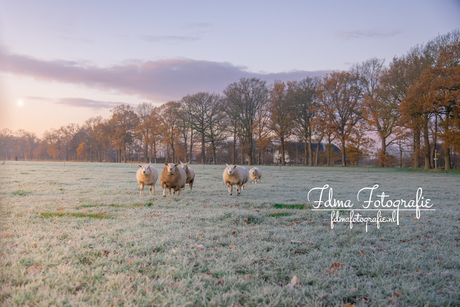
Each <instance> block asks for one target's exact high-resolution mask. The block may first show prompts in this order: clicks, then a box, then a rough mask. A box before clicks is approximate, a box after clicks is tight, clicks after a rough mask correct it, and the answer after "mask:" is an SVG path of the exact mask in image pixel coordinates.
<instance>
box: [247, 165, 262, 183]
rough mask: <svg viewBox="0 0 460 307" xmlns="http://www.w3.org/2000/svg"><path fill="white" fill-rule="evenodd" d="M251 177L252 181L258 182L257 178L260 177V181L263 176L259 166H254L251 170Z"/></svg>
mask: <svg viewBox="0 0 460 307" xmlns="http://www.w3.org/2000/svg"><path fill="white" fill-rule="evenodd" d="M249 177H250V178H251V180H252V183H257V179H259V182H260V178H262V171H261V170H260V168H258V167H253V168H251V170H250V171H249Z"/></svg>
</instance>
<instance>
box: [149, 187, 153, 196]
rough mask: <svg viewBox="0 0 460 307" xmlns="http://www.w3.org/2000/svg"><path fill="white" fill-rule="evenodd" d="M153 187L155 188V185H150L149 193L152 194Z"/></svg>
mask: <svg viewBox="0 0 460 307" xmlns="http://www.w3.org/2000/svg"><path fill="white" fill-rule="evenodd" d="M152 189H154V187H153V185H151V186H149V195H152Z"/></svg>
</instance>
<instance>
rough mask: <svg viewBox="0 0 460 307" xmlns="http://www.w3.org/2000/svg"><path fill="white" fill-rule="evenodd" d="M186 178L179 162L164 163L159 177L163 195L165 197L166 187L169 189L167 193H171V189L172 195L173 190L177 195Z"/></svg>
mask: <svg viewBox="0 0 460 307" xmlns="http://www.w3.org/2000/svg"><path fill="white" fill-rule="evenodd" d="M186 178H187V175H186V174H185V170H184V169H183V168H182V167H180V166H179V164H177V163H176V164H174V163H165V167H164V168H163V172H162V173H161V178H160V186H161V187H162V188H163V197H166V189H169V195H171V189H173V195H174V192H177V196H179V192H180V190H181V189H182V188H183V187H184V186H185V180H186Z"/></svg>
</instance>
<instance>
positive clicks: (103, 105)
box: [56, 98, 122, 109]
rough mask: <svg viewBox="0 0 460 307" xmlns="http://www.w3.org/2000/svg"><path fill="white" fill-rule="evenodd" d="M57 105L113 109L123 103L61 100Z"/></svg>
mask: <svg viewBox="0 0 460 307" xmlns="http://www.w3.org/2000/svg"><path fill="white" fill-rule="evenodd" d="M56 103H57V104H63V105H67V106H71V107H84V108H92V109H112V108H114V107H116V106H119V105H121V104H122V102H112V101H97V100H92V99H85V98H60V99H57V102H56Z"/></svg>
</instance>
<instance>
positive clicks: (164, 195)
mask: <svg viewBox="0 0 460 307" xmlns="http://www.w3.org/2000/svg"><path fill="white" fill-rule="evenodd" d="M163 197H166V187H163Z"/></svg>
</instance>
